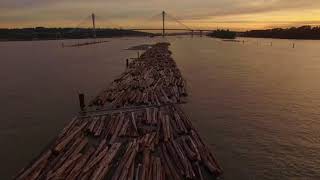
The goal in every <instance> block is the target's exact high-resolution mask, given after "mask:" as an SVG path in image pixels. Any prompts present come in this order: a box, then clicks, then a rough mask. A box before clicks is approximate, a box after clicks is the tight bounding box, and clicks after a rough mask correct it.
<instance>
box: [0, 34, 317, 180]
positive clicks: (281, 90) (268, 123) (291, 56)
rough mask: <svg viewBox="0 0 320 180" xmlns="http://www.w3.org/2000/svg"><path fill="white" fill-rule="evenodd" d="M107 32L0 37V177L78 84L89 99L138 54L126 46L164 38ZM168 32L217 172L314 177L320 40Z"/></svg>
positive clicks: (67, 113)
mask: <svg viewBox="0 0 320 180" xmlns="http://www.w3.org/2000/svg"><path fill="white" fill-rule="evenodd" d="M242 40H243V42H244V43H243V42H242ZM81 41H83V40H81ZM108 41H109V42H107V43H103V44H96V45H90V46H83V47H79V48H61V46H60V45H61V43H62V41H34V42H1V43H0V54H1V58H0V81H1V83H0V87H1V88H0V101H1V108H0V114H1V118H0V147H1V148H0V177H1V179H11V178H12V176H13V175H14V174H16V173H17V172H18V171H19V170H20V169H21V168H22V167H24V166H25V165H26V164H27V163H28V162H29V161H30V160H32V159H33V158H34V157H35V156H37V155H38V154H39V152H41V150H42V149H43V148H45V147H46V145H47V144H48V143H50V141H51V140H52V139H53V138H54V137H55V136H56V135H57V134H58V133H59V131H60V130H61V129H62V128H63V126H64V125H65V124H66V123H67V122H68V121H69V120H70V119H71V118H72V117H73V116H74V115H75V114H76V113H77V111H78V109H79V108H78V101H77V98H78V97H77V92H78V91H81V92H85V94H86V96H87V97H86V98H87V99H90V98H91V97H93V96H94V95H96V94H97V93H98V92H99V91H100V90H101V89H103V88H104V87H106V86H108V83H109V82H111V81H112V80H113V79H114V78H115V77H116V76H117V75H119V74H121V73H122V72H123V71H124V68H125V59H126V58H129V57H135V56H136V53H137V52H136V51H127V50H124V49H126V48H128V47H131V46H133V45H139V44H144V43H153V42H157V41H161V39H158V38H120V39H108ZM167 41H169V42H170V43H171V44H172V45H171V47H170V49H171V51H172V52H173V57H174V59H175V60H176V62H177V64H178V66H179V68H180V70H181V71H182V74H183V76H184V78H185V79H186V80H187V83H188V90H189V95H190V96H189V102H188V104H186V105H184V110H185V112H186V113H187V114H188V115H189V116H190V118H191V120H192V121H193V124H194V125H195V126H196V128H197V129H198V130H199V133H200V134H201V136H202V138H203V139H204V140H205V141H206V143H207V144H208V145H209V146H210V148H211V149H212V152H213V154H214V155H215V156H216V158H217V159H218V161H219V163H220V164H221V166H222V167H223V169H224V172H225V174H224V179H227V180H229V179H231V180H233V179H244V180H247V179H259V180H260V179H261V180H264V179H266V180H268V179H320V121H319V120H318V119H319V118H320V83H318V82H319V80H318V77H320V53H319V47H320V41H293V40H271V39H252V38H244V39H241V41H240V42H225V41H221V40H217V39H212V38H206V37H202V38H200V37H194V38H190V37H183V38H181V37H170V38H169V39H167ZM63 42H64V43H65V44H72V43H77V42H79V40H68V41H63ZM271 42H272V44H271ZM293 43H295V48H292V47H293V45H292V44H293Z"/></svg>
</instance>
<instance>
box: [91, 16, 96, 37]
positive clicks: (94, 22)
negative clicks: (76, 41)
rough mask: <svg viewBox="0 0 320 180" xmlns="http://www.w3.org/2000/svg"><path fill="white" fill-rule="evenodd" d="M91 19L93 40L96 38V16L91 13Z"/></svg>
mask: <svg viewBox="0 0 320 180" xmlns="http://www.w3.org/2000/svg"><path fill="white" fill-rule="evenodd" d="M91 17H92V26H93V38H96V37H97V35H96V15H95V14H94V13H92V15H91Z"/></svg>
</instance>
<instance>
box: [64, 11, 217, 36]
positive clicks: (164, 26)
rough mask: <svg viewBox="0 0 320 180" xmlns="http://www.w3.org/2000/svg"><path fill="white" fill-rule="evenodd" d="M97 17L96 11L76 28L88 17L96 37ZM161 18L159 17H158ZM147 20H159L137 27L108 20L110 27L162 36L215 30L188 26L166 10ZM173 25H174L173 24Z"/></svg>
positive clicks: (201, 33) (79, 25)
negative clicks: (156, 32) (157, 32)
mask: <svg viewBox="0 0 320 180" xmlns="http://www.w3.org/2000/svg"><path fill="white" fill-rule="evenodd" d="M97 18H99V19H100V17H97V16H96V15H95V14H94V13H92V14H91V15H90V16H87V17H86V18H84V20H83V21H82V22H81V23H80V24H78V25H77V26H76V27H75V28H74V29H77V28H79V27H81V25H83V23H84V22H88V19H90V21H91V22H92V25H91V27H92V32H93V37H94V38H95V37H96V24H97ZM156 18H160V21H159V22H157V19H156ZM158 20H159V19H158ZM101 22H103V20H101V21H99V23H101ZM147 22H149V24H150V23H152V24H155V22H157V23H158V24H157V25H153V26H152V27H142V26H140V27H139V26H137V27H123V26H119V25H116V24H115V23H111V22H110V21H109V22H107V24H108V27H109V28H110V27H113V28H116V29H121V30H132V31H148V32H150V31H161V35H162V36H166V35H168V34H169V33H168V32H186V33H188V34H190V35H192V36H193V35H194V34H196V33H197V34H199V35H200V36H202V35H203V33H205V32H210V31H213V30H211V29H199V28H191V27H189V26H187V25H186V24H185V23H183V22H182V21H181V20H179V19H178V18H176V17H175V16H173V15H170V14H168V13H167V12H165V11H162V12H161V13H160V14H157V15H154V16H152V17H151V18H149V19H148V20H147ZM147 24H148V23H144V25H143V26H146V25H147ZM172 25H173V26H172ZM73 31H74V30H71V31H70V33H72V32H73Z"/></svg>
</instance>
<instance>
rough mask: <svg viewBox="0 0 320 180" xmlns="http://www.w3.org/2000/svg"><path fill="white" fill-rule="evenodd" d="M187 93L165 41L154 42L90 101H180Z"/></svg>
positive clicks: (119, 104)
mask: <svg viewBox="0 0 320 180" xmlns="http://www.w3.org/2000/svg"><path fill="white" fill-rule="evenodd" d="M185 96H187V91H186V83H185V81H184V80H183V78H182V76H181V73H180V70H179V69H178V68H177V66H176V63H175V61H174V60H173V59H172V57H171V52H170V51H169V50H168V44H167V43H161V44H157V45H156V46H153V48H151V49H149V50H147V51H146V52H145V53H144V54H143V55H141V56H140V57H139V58H138V59H135V60H134V61H132V62H131V63H130V65H129V68H128V69H127V70H126V72H125V73H123V74H122V75H121V76H120V77H119V78H117V79H116V80H114V81H113V82H112V83H111V85H110V86H109V88H107V89H106V90H104V91H102V92H101V93H100V94H99V95H98V96H97V97H96V98H95V99H94V100H93V101H92V102H91V105H96V106H104V105H111V106H112V107H123V106H132V105H161V104H170V103H181V102H183V97H185Z"/></svg>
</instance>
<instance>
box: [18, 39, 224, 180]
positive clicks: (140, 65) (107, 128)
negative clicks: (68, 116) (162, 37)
mask: <svg viewBox="0 0 320 180" xmlns="http://www.w3.org/2000/svg"><path fill="white" fill-rule="evenodd" d="M170 54H171V53H170V51H169V50H168V44H165V43H162V44H157V45H155V46H153V48H151V49H149V50H147V51H146V52H145V53H144V54H143V55H142V56H141V57H140V58H139V59H137V60H134V61H132V62H131V63H130V65H129V67H128V69H127V70H126V71H125V73H123V74H122V75H121V77H120V78H118V79H116V80H115V81H114V82H113V83H112V84H111V85H110V87H109V88H108V89H106V90H104V91H103V92H101V93H100V94H99V95H98V96H97V97H96V98H95V99H94V100H93V101H92V102H91V107H90V108H88V109H87V112H86V114H80V115H79V116H78V117H76V118H74V119H73V120H72V121H71V122H70V123H69V125H67V126H66V127H65V128H64V130H63V131H62V132H61V133H60V135H59V136H58V137H57V138H56V140H55V141H54V142H53V143H52V145H51V146H50V147H49V148H48V149H47V150H45V151H44V153H42V154H41V155H40V156H39V157H38V158H37V159H36V160H35V161H34V162H32V163H31V164H30V166H28V167H27V168H25V169H24V170H22V171H21V173H19V175H18V176H17V178H16V179H111V180H118V179H123V180H126V179H128V180H129V179H130V180H133V179H135V180H149V179H150V180H151V179H152V180H164V179H174V180H179V179H186V178H189V179H197V180H198V179H215V178H216V177H218V176H220V175H221V173H222V170H221V169H220V167H219V165H218V164H217V162H216V160H215V158H214V157H213V155H212V154H211V153H210V151H209V149H208V148H207V146H206V145H205V144H204V143H203V141H202V140H201V138H200V137H199V135H198V133H197V132H196V130H195V129H194V127H193V126H192V124H191V121H190V120H189V119H188V117H187V116H186V115H185V114H184V113H183V111H182V109H181V107H180V106H179V105H178V104H179V103H181V102H183V101H184V98H185V96H186V95H187V93H186V86H185V82H184V80H183V79H182V77H181V73H180V71H179V69H178V68H177V66H176V64H175V62H174V61H173V59H172V58H171V56H170ZM110 108H112V109H110ZM90 109H91V110H90ZM96 109H100V110H99V111H97V110H96Z"/></svg>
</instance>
